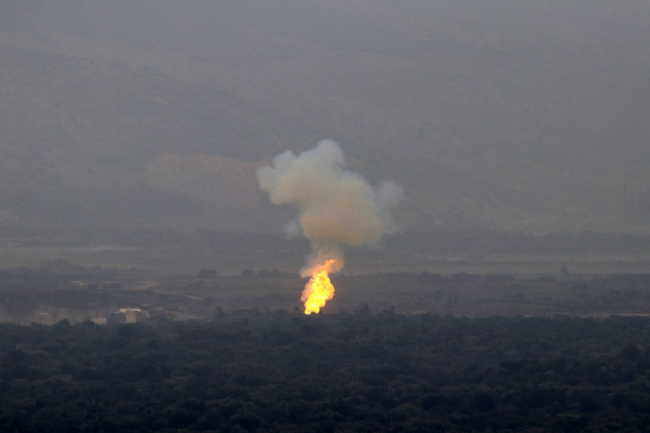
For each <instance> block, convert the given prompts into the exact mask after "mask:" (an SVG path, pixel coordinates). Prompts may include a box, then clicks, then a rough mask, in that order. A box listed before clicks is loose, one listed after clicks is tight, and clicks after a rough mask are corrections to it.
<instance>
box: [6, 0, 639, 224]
mask: <svg viewBox="0 0 650 433" xmlns="http://www.w3.org/2000/svg"><path fill="white" fill-rule="evenodd" d="M2 8H4V9H3V10H2V11H1V12H3V13H2V14H0V15H1V16H4V17H11V19H10V18H4V19H3V20H0V49H1V51H0V56H2V57H1V62H0V91H2V92H3V93H2V95H3V97H2V102H0V105H1V106H0V110H2V111H1V113H2V115H1V116H0V117H2V119H0V122H3V123H2V128H1V129H2V134H3V138H2V140H1V141H0V144H1V151H2V152H3V158H2V160H3V161H11V163H8V162H7V163H6V164H5V166H6V167H3V170H2V173H3V179H7V180H6V181H4V182H3V185H4V186H3V191H5V193H4V196H3V197H4V198H3V199H2V201H1V202H0V205H1V206H2V209H4V211H5V214H4V215H9V216H11V215H13V216H14V217H15V218H23V219H24V218H26V215H27V214H26V213H25V212H26V211H24V210H21V209H23V208H21V206H23V207H25V206H26V205H24V204H21V203H22V202H21V200H23V201H24V199H22V198H21V197H24V196H29V193H30V192H29V191H35V192H39V193H40V191H49V189H52V188H55V187H56V188H60V189H61V191H68V190H70V191H73V192H74V194H72V195H73V196H74V197H77V198H74V200H73V199H70V200H72V201H73V202H75V203H79V202H85V201H86V199H85V198H83V197H85V196H83V194H81V192H79V191H82V192H83V191H86V192H84V194H86V193H87V191H91V192H90V193H88V194H91V195H92V191H106V194H108V192H110V194H118V195H119V194H122V192H123V191H125V190H131V189H134V186H135V189H138V188H139V189H138V190H139V191H140V193H139V194H140V196H137V197H136V198H134V199H133V200H130V201H132V202H134V203H142V202H143V200H142V199H141V198H138V197H141V196H142V197H144V196H147V197H149V196H151V197H158V198H157V199H155V200H154V201H155V202H156V203H160V205H156V206H154V205H151V210H149V211H142V210H136V209H133V210H132V211H130V214H129V213H128V212H127V213H126V215H131V217H134V218H135V217H137V218H145V219H156V220H161V218H162V219H164V218H166V216H165V215H167V213H169V215H167V216H168V217H169V218H172V219H173V220H174V221H176V220H177V219H178V218H185V220H187V221H186V223H187V224H201V225H204V224H209V225H215V224H216V225H217V226H218V227H219V228H223V229H230V228H233V229H234V228H237V229H253V228H254V229H259V228H260V227H262V226H264V227H267V228H269V229H270V227H273V226H275V227H278V228H279V227H280V224H279V223H278V222H279V221H281V220H282V219H283V218H286V215H285V214H283V211H281V210H277V209H272V208H271V207H270V206H268V204H267V203H266V202H265V200H264V198H263V197H261V196H260V195H259V193H258V192H257V191H256V190H255V185H254V175H253V171H254V168H255V164H257V165H259V164H261V163H262V162H263V161H267V160H268V158H270V157H271V156H273V155H274V154H276V153H278V152H280V151H283V150H285V149H292V150H294V151H299V150H304V149H307V148H309V147H311V146H313V145H314V144H315V143H316V141H317V140H319V139H321V138H334V139H336V140H338V141H339V142H340V143H341V145H342V147H343V149H344V150H345V152H346V154H347V155H348V158H349V161H350V165H351V167H352V168H353V169H355V170H358V171H360V172H362V173H364V175H366V176H367V177H368V178H369V179H370V180H371V181H373V182H375V181H377V180H380V179H384V178H388V179H392V180H395V181H397V182H398V183H400V184H401V185H402V186H404V188H405V191H406V194H407V199H406V200H405V202H404V203H403V205H401V207H400V210H399V211H398V216H397V219H398V221H399V222H400V224H401V225H402V227H404V228H405V229H407V230H410V229H417V230H430V229H438V228H443V229H444V228H453V229H456V228H468V227H472V228H490V229H506V230H520V229H525V230H532V231H537V232H548V231H558V230H567V229H568V230H582V229H596V230H608V231H621V230H642V231H647V230H648V229H649V228H650V225H649V224H648V222H649V221H648V214H649V212H650V194H649V193H648V192H647V185H648V183H650V176H649V175H648V172H649V171H648V168H649V165H650V146H649V145H648V142H649V139H650V122H647V119H648V118H649V117H650V116H649V115H650V88H648V86H647V71H648V70H650V69H649V68H650V48H648V47H650V28H649V27H648V25H647V23H648V22H650V4H648V3H647V2H643V1H629V2H624V3H621V4H613V3H611V2H607V1H595V2H594V1H583V0H577V1H575V2H571V3H558V2H554V1H550V0H549V1H546V0H541V1H521V2H509V1H495V2H489V3H476V2H470V1H456V0H454V1H451V0H439V1H421V0H407V1H401V2H396V1H392V0H378V1H370V0H361V1H355V2H350V1H339V0H312V1H293V0H286V1H268V2H256V1H247V0H242V1H224V2H208V1H205V2H204V1H196V2H192V3H186V4H179V3H177V2H172V1H145V0H142V1H137V2H129V3H128V4H118V3H114V2H93V3H87V2H76V1H65V0H53V1H51V2H48V3H47V4H46V5H43V4H42V3H40V2H31V1H21V2H17V1H13V2H7V3H5V4H4V5H3V6H2ZM15 143H21V144H20V145H17V144H15ZM24 143H29V144H28V145H26V144H24ZM5 156H6V157H5ZM175 164H176V165H177V166H176V165H175ZM238 165H241V167H242V168H241V170H239V169H237V170H234V171H233V170H231V168H232V167H233V166H238ZM221 166H223V167H230V168H228V169H221V168H219V169H217V168H214V167H221ZM206 167H213V169H208V168H206ZM244 167H245V168H244ZM151 170H154V173H152V172H151ZM205 170H213V171H214V173H213V172H212V171H210V172H209V173H210V174H205V173H207V172H206V171H205ZM229 170H230V171H229ZM195 171H196V173H195ZM217 172H219V173H220V174H218V175H217V174H215V173H217ZM172 173H176V174H174V175H172ZM178 173H183V174H178ZM197 173H203V174H197ZM242 173H248V175H250V177H249V179H250V180H248V181H243V180H242V179H244V178H246V176H247V175H245V174H242ZM170 179H176V180H174V181H172V180H170ZM227 179H231V180H232V181H231V182H230V183H229V182H228V180H227ZM211 182H214V183H216V184H218V185H219V186H218V187H216V188H215V189H214V192H210V191H212V190H211V189H210V188H207V187H206V185H207V184H209V183H211ZM243 184H245V185H246V186H245V187H241V188H240V186H241V185H243ZM8 185H9V186H8ZM80 185H83V187H81V186H80ZM224 185H225V186H224ZM228 185H229V186H228ZM21 188H22V189H21ZM30 188H31V189H30ZM25 190H26V191H27V192H25ZM199 190H200V191H203V192H196V191H199ZM115 191H117V193H116V192H115ZM35 192H34V194H36V193H35ZM75 194H77V195H75ZM79 194H81V195H79ZM110 194H109V195H110ZM210 194H215V195H216V196H218V197H216V198H213V199H211V198H209V197H210ZM45 195H48V196H50V195H51V194H49V193H46V194H45ZM36 196H38V194H36ZM244 196H246V197H249V198H248V199H243V200H242V197H244ZM220 197H224V199H221V198H220ZM57 200H59V201H60V200H63V199H58V198H57ZM106 200H108V199H106ZM152 200H153V199H152ZM37 201H38V200H37ZM126 201H129V200H126ZM176 201H177V202H176ZM118 202H119V201H118ZM145 202H146V201H145ZM70 203H72V202H70ZM164 203H176V204H174V205H172V206H169V207H166V206H163V204H164ZM244 203H245V204H244ZM30 206H32V207H33V206H34V205H30ZM66 206H73V205H72V204H69V205H66ZM74 206H77V205H74ZM96 206H97V205H92V206H91V208H94V207H96ZM27 207H29V206H27ZM109 207H110V208H122V207H124V205H119V204H116V205H115V206H109ZM127 207H128V206H127ZM136 207H137V206H136ZM178 209H181V211H179V210H178ZM237 209H239V210H237ZM168 210H169V212H168ZM35 212H36V211H31V213H32V214H34V213H35ZM41 213H45V210H43V211H42V212H41ZM101 213H102V214H104V212H101ZM108 213H109V214H111V215H113V216H112V217H110V218H108V217H106V218H105V219H106V221H105V223H110V222H111V221H113V220H114V219H116V218H118V217H119V215H122V214H124V213H122V214H120V213H119V212H117V213H116V214H114V213H111V212H108ZM96 214H97V212H89V213H87V214H86V216H85V217H84V218H83V220H84V221H90V222H92V221H94V219H96V218H98V217H97V215H96ZM228 214H230V215H231V216H227V215H228ZM232 215H235V216H232ZM60 219H61V218H59V220H60ZM267 223H268V224H267ZM260 224H261V225H260Z"/></svg>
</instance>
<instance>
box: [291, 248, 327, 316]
mask: <svg viewBox="0 0 650 433" xmlns="http://www.w3.org/2000/svg"><path fill="white" fill-rule="evenodd" d="M334 263H336V260H334V259H328V260H325V263H323V264H321V265H317V266H315V267H314V268H313V269H312V271H311V278H310V279H309V282H307V284H306V285H305V290H303V291H302V296H301V297H300V300H301V301H302V302H304V303H305V314H307V315H309V314H311V313H315V314H318V313H319V312H320V309H321V308H323V307H324V306H325V303H326V302H327V301H329V300H331V299H332V298H333V297H334V286H333V285H332V282H331V281H330V277H329V273H330V271H331V269H332V266H334Z"/></svg>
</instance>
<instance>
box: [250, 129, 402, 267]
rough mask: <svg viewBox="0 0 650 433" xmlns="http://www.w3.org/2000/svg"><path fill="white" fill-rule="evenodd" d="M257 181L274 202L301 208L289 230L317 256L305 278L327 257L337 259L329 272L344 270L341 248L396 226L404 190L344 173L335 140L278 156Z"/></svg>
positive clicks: (368, 240)
mask: <svg viewBox="0 0 650 433" xmlns="http://www.w3.org/2000/svg"><path fill="white" fill-rule="evenodd" d="M257 179H258V182H259V186H260V188H261V189H262V190H263V191H265V192H267V193H268V194H269V197H270V199H271V202H272V203H274V204H278V205H282V204H288V205H290V206H293V207H295V208H296V209H297V210H298V216H297V218H296V219H295V220H294V221H292V222H290V223H289V224H288V225H287V226H286V230H287V232H288V233H290V234H303V235H304V236H306V237H307V238H308V239H309V240H310V241H311V244H312V248H313V254H312V257H311V259H310V261H309V264H308V265H307V266H306V267H305V268H303V270H302V272H301V273H302V275H303V276H309V275H311V274H312V269H313V267H314V266H316V265H318V264H321V263H323V262H325V261H326V260H328V259H334V260H335V261H336V262H335V265H334V266H333V268H332V269H331V271H332V272H338V271H340V270H341V268H342V267H343V263H344V262H343V255H342V246H343V245H345V244H348V245H362V244H366V245H372V244H376V243H377V242H378V241H379V240H380V238H381V237H382V235H384V234H386V233H390V232H392V231H394V230H395V228H396V226H395V224H394V223H393V221H392V219H391V216H390V213H389V211H390V209H391V208H392V207H394V206H395V205H396V204H397V203H398V202H399V201H400V200H401V199H402V196H403V193H402V189H401V188H400V187H399V186H398V185H396V184H395V183H393V182H386V181H384V182H381V183H379V184H378V185H377V186H375V187H373V186H371V185H370V184H368V182H366V180H365V179H363V177H361V175H359V174H357V173H354V172H351V171H348V170H345V158H344V156H343V152H342V151H341V148H340V147H339V145H338V144H337V143H336V142H334V141H332V140H323V141H320V142H319V143H318V145H317V146H316V147H315V148H313V149H311V150H308V151H305V152H303V153H301V154H299V155H295V154H293V153H292V152H289V151H287V152H284V153H282V154H279V155H277V156H276V157H275V158H273V162H272V164H271V166H266V167H261V168H259V169H258V170H257Z"/></svg>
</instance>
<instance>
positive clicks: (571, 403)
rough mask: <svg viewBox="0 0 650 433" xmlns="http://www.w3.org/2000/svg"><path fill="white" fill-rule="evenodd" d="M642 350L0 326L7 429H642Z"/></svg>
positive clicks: (533, 337) (436, 335) (365, 326)
mask: <svg viewBox="0 0 650 433" xmlns="http://www.w3.org/2000/svg"><path fill="white" fill-rule="evenodd" d="M649 337H650V319H648V318H640V317H611V318H608V319H589V318H570V317H566V316H555V317H548V318H541V317H539V318H524V317H512V318H497V317H493V318H485V319H467V318H454V317H439V316H434V315H421V316H401V315H397V314H394V313H393V312H391V311H385V312H382V313H378V314H374V315H373V314H370V313H369V312H368V310H367V309H362V310H360V311H358V312H356V313H354V314H339V315H330V316H323V315H321V316H315V317H311V316H310V317H304V316H301V315H292V314H288V313H286V312H284V311H278V312H275V313H269V314H266V315H260V314H251V312H241V311H240V312H233V313H230V314H228V315H221V316H218V317H215V319H214V320H212V321H210V322H205V323H199V322H168V321H162V322H160V323H158V324H157V325H156V326H155V327H152V326H148V325H141V324H135V325H133V324H128V325H116V326H109V327H105V326H97V325H94V324H92V323H91V322H84V323H80V324H76V325H71V324H70V323H68V322H66V321H62V322H59V323H58V324H56V325H53V326H49V327H48V326H44V325H37V324H33V325H31V326H17V325H12V324H3V325H0V430H1V431H11V432H42V431H49V432H66V433H69V432H118V431H119V432H136V431H137V432H152V431H161V432H171V431H219V432H242V431H249V432H280V431H282V432H286V431H295V432H298V431H310V432H334V431H373V432H376V431H387V432H425V431H426V432H430V431H440V432H442V431H445V432H452V431H457V432H470V431H525V430H529V431H531V430H530V429H535V428H537V429H541V430H543V431H560V432H561V431H566V432H569V431H570V432H575V431H595V430H598V431H620V430H623V429H625V428H629V429H630V431H632V430H634V431H637V430H638V431H642V430H643V428H644V426H647V425H650V381H649V380H648V379H649V378H650V376H649V375H650V344H649V341H650V340H649ZM594 429H595V430H594ZM541 430H540V431H541Z"/></svg>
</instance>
